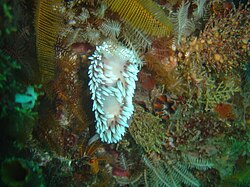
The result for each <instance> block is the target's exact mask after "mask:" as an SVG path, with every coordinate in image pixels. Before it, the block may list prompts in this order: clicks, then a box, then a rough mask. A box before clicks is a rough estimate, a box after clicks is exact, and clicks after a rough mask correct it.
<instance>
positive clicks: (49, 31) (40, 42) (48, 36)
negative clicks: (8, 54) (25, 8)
mask: <svg viewBox="0 0 250 187" xmlns="http://www.w3.org/2000/svg"><path fill="white" fill-rule="evenodd" d="M60 2H61V1H60V0H55V1H49V0H42V1H37V7H36V15H35V29H36V48H37V59H38V63H39V67H40V72H41V79H42V83H47V82H48V81H50V80H51V79H52V78H53V76H54V73H55V63H54V62H55V61H54V59H55V51H54V47H55V44H56V41H57V34H58V31H59V30H60V26H61V24H62V21H63V19H62V18H61V16H60V14H59V13H58V12H56V11H55V10H54V7H53V6H55V5H57V4H59V3H60Z"/></svg>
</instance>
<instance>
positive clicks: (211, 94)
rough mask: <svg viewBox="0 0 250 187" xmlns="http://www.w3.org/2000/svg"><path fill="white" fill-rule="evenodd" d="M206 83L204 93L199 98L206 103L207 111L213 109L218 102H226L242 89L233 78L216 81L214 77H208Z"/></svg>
mask: <svg viewBox="0 0 250 187" xmlns="http://www.w3.org/2000/svg"><path fill="white" fill-rule="evenodd" d="M235 84H236V85H235ZM205 85H206V87H205V91H204V95H202V96H201V98H199V100H198V102H201V103H203V104H204V105H205V111H209V110H211V109H213V108H214V106H215V105H216V104H219V103H226V102H227V101H228V100H229V99H231V98H232V96H233V95H234V94H235V93H236V92H239V91H240V90H241V89H240V87H239V86H237V83H236V82H235V81H234V80H233V79H232V80H229V81H227V82H224V81H221V82H216V81H215V80H214V79H213V78H212V77H208V79H207V81H206V83H205Z"/></svg>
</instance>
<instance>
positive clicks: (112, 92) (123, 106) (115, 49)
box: [88, 42, 141, 143]
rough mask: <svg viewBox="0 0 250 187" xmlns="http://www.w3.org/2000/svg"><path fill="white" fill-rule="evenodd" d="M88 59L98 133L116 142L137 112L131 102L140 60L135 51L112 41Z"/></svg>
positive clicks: (102, 137) (102, 139)
mask: <svg viewBox="0 0 250 187" xmlns="http://www.w3.org/2000/svg"><path fill="white" fill-rule="evenodd" d="M89 59H90V60H91V64H90V66H89V72H88V74H89V78H90V81H89V87H90V91H91V94H92V97H91V99H92V100H93V109H92V110H93V111H94V113H95V120H96V132H97V133H98V134H99V136H100V138H101V141H103V142H107V143H117V142H118V141H119V140H121V139H122V136H123V135H124V133H125V129H126V128H127V127H128V126H129V120H130V118H131V116H132V114H133V112H134V107H133V103H132V99H133V95H134V90H135V87H136V84H135V82H136V81H137V73H138V71H139V67H140V64H141V60H140V59H139V57H138V56H137V54H136V53H135V52H134V51H132V50H129V49H127V48H126V47H124V46H121V45H119V44H115V43H112V42H104V43H103V44H102V45H101V46H97V47H96V51H95V52H94V54H93V55H92V56H90V57H89Z"/></svg>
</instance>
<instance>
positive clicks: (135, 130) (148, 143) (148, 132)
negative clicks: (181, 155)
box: [129, 105, 165, 153]
mask: <svg viewBox="0 0 250 187" xmlns="http://www.w3.org/2000/svg"><path fill="white" fill-rule="evenodd" d="M135 109H136V112H135V114H134V116H133V122H132V124H131V126H130V127H129V132H130V134H131V136H132V137H133V138H134V140H135V141H136V143H137V144H139V145H140V146H142V147H143V148H144V150H145V151H146V152H151V151H155V152H157V153H160V152H161V150H162V145H163V144H164V142H165V140H164V127H163V125H162V124H160V121H161V119H160V118H158V117H156V116H154V115H152V114H150V113H147V112H145V111H144V109H143V108H142V107H140V106H137V105H135Z"/></svg>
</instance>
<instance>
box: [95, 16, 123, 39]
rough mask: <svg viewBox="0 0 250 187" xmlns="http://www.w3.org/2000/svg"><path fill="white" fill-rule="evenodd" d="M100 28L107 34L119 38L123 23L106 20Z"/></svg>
mask: <svg viewBox="0 0 250 187" xmlns="http://www.w3.org/2000/svg"><path fill="white" fill-rule="evenodd" d="M99 29H100V30H101V32H102V33H103V34H104V35H105V36H108V37H111V38H117V37H118V36H119V34H120V31H121V23H120V22H118V21H114V20H106V21H104V22H103V23H102V25H101V26H100V28H99Z"/></svg>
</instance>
